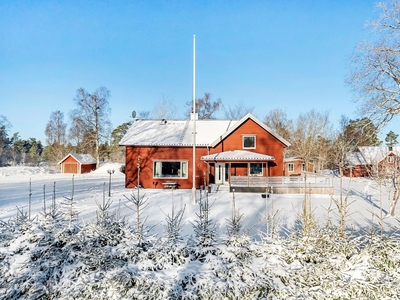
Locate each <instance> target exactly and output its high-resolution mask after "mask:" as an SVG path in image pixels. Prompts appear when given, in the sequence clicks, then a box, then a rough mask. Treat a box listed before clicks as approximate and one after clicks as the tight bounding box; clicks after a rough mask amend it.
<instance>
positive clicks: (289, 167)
mask: <svg viewBox="0 0 400 300" xmlns="http://www.w3.org/2000/svg"><path fill="white" fill-rule="evenodd" d="M288 171H289V172H294V164H292V163H290V164H288Z"/></svg>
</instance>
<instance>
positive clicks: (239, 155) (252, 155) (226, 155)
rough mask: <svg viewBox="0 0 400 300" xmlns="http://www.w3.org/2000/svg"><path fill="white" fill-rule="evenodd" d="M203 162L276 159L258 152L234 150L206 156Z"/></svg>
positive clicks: (203, 157) (202, 158)
mask: <svg viewBox="0 0 400 300" xmlns="http://www.w3.org/2000/svg"><path fill="white" fill-rule="evenodd" d="M201 160H205V161H210V160H211V161H238V160H246V161H249V160H250V161H251V160H260V161H269V160H275V158H274V157H273V156H271V155H265V154H260V153H256V152H250V151H245V150H232V151H225V152H219V153H214V154H210V155H204V156H202V157H201Z"/></svg>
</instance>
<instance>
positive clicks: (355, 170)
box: [343, 146, 400, 177]
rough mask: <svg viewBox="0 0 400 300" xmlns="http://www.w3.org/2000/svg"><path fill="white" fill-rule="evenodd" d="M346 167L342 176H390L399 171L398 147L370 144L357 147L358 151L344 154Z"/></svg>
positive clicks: (399, 154) (399, 152) (399, 151)
mask: <svg viewBox="0 0 400 300" xmlns="http://www.w3.org/2000/svg"><path fill="white" fill-rule="evenodd" d="M346 159H347V167H346V168H345V170H344V171H343V175H344V176H349V177H350V176H351V177H370V176H376V175H379V176H390V175H391V174H392V173H393V172H399V171H400V147H398V146H371V147H358V152H349V153H347V155H346Z"/></svg>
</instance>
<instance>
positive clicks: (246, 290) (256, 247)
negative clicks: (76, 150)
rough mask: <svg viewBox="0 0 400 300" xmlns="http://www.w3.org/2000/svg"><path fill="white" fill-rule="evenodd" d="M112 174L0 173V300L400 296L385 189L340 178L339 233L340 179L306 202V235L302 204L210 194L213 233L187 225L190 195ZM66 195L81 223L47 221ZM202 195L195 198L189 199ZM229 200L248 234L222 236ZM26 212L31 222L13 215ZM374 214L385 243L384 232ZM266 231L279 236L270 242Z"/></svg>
mask: <svg viewBox="0 0 400 300" xmlns="http://www.w3.org/2000/svg"><path fill="white" fill-rule="evenodd" d="M119 169H120V165H118V164H106V165H104V166H102V167H101V168H99V169H98V170H96V171H94V172H92V173H89V174H82V175H75V176H72V175H69V174H59V173H57V172H50V171H48V170H46V169H45V168H39V167H37V168H33V167H8V168H0V300H3V299H118V300H120V299H285V300H286V299H399V295H400V249H399V247H398V245H399V236H398V235H397V234H394V233H395V232H396V231H397V228H398V227H399V220H398V218H397V217H391V216H388V215H387V211H388V210H389V205H390V200H389V198H390V191H388V190H386V189H385V188H382V189H380V188H379V187H378V186H377V185H376V183H375V182H373V181H372V180H370V179H366V178H353V179H351V180H350V179H349V178H345V179H344V185H343V186H344V191H345V193H344V195H343V196H346V195H348V200H347V201H348V203H350V204H349V207H348V213H347V220H346V226H347V229H346V232H345V234H343V232H342V231H341V230H340V228H338V227H337V225H338V224H339V222H338V220H339V216H338V209H337V207H336V205H335V204H334V200H338V199H339V188H338V187H339V178H335V179H334V183H335V194H334V195H333V197H331V196H329V195H311V196H310V198H309V200H310V201H311V206H312V213H313V216H314V220H315V221H316V222H318V223H319V224H320V226H313V227H312V229H310V230H308V229H305V230H301V229H300V230H293V229H296V228H297V226H298V224H299V222H298V220H299V216H300V214H301V208H302V203H303V198H304V195H271V197H269V198H262V197H261V194H259V193H254V194H251V193H235V194H233V193H229V192H227V191H223V190H219V191H214V192H211V193H209V194H208V199H209V202H210V203H212V207H211V209H210V215H211V218H212V219H213V220H215V221H216V222H217V223H218V224H219V228H218V230H217V231H214V230H213V229H214V226H213V224H212V223H206V222H205V221H204V219H203V223H202V224H203V225H202V226H195V225H196V224H197V225H198V224H199V217H198V214H199V205H198V204H193V202H192V199H191V191H190V190H181V189H178V190H161V189H157V190H153V189H139V190H137V189H125V188H124V174H122V173H121V172H120V171H119ZM108 170H114V173H113V174H112V175H111V189H110V192H111V197H110V199H111V201H112V205H111V207H110V208H109V210H108V212H109V213H108V214H104V215H103V216H102V217H101V215H100V214H98V212H99V210H98V209H99V208H98V204H102V203H103V201H104V202H107V201H108V198H109V197H108V193H109V180H110V175H109V173H108ZM72 186H73V187H74V188H73V189H74V210H75V211H77V212H79V220H78V221H79V222H77V223H71V222H70V220H69V218H68V215H64V217H60V216H57V215H54V216H52V215H51V214H49V213H48V212H49V207H50V205H51V204H52V202H53V199H55V202H56V205H57V206H59V207H60V209H61V210H63V209H64V211H65V209H66V207H65V202H66V201H67V198H71V195H72ZM132 193H133V194H134V195H136V196H139V197H138V198H140V197H141V195H145V197H144V199H147V207H146V208H145V209H144V211H143V212H142V217H143V218H146V217H147V220H146V225H147V227H145V230H144V231H143V233H145V236H144V237H143V236H142V235H141V234H140V233H141V231H140V230H139V231H138V229H137V227H135V211H134V210H132V208H133V207H132V203H131V202H129V200H128V199H129V198H130V197H131V195H132ZM138 193H139V195H138ZM30 194H31V195H30ZM54 195H55V197H54ZM204 197H205V194H204V191H203V192H202V193H200V191H198V193H197V199H198V200H200V199H203V200H204V199H205V198H204ZM233 199H234V200H235V208H236V209H237V210H239V213H240V214H242V215H243V220H242V225H243V226H244V227H245V228H244V230H243V231H241V233H240V234H236V235H235V234H230V235H228V234H227V226H226V225H227V224H229V221H228V219H229V218H230V217H231V214H232V200H233ZM29 201H30V202H31V206H29V205H28V203H29ZM381 203H382V206H381ZM29 207H30V208H31V219H32V221H30V220H27V219H26V218H24V217H22V218H21V214H20V215H19V218H16V216H17V211H20V212H23V214H26V213H27V212H28V211H29ZM172 207H174V211H175V213H176V212H178V211H179V210H180V209H182V208H185V212H184V215H183V223H184V225H183V230H182V232H179V234H178V237H179V239H176V240H175V239H174V237H176V236H175V235H174V234H175V233H178V231H177V230H176V227H175V230H174V231H170V232H169V235H167V234H166V233H165V231H164V229H165V225H166V224H167V222H166V215H169V216H172V212H171V210H172ZM381 207H382V208H381ZM45 210H46V212H47V214H43V212H44V211H45ZM397 212H399V208H397ZM381 214H382V218H383V222H384V230H385V232H386V233H388V234H382V232H381V231H380V227H379V224H380V219H379V218H378V216H380V215H381ZM271 215H275V217H274V218H273V220H274V222H271V218H270V217H271ZM98 216H99V217H98ZM97 217H98V218H97ZM266 219H268V220H269V221H268V222H266ZM96 220H97V221H96ZM142 220H143V219H142ZM125 221H126V222H125ZM328 222H330V223H329V224H328ZM170 225H171V222H170ZM272 225H273V227H274V229H275V230H276V231H277V232H279V233H280V235H281V238H279V237H278V236H277V235H276V234H275V235H272V234H270V232H271V227H272ZM325 225H329V226H325ZM148 228H152V230H151V232H150V234H147V232H146V229H148ZM372 229H374V230H372ZM171 233H172V234H171ZM243 233H244V234H243ZM354 233H355V234H354Z"/></svg>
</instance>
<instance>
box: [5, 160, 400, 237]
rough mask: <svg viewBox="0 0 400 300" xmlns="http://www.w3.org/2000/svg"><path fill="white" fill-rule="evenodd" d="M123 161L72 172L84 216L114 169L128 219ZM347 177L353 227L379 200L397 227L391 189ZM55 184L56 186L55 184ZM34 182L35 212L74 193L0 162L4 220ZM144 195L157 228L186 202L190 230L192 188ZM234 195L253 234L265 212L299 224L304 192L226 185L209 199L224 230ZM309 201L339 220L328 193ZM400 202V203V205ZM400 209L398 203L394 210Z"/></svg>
mask: <svg viewBox="0 0 400 300" xmlns="http://www.w3.org/2000/svg"><path fill="white" fill-rule="evenodd" d="M120 166H121V165H119V164H106V165H103V166H102V167H100V168H99V169H98V170H96V171H94V172H92V173H89V174H82V175H74V200H75V202H76V204H75V209H76V210H77V211H78V212H79V219H80V221H82V222H86V221H89V220H91V219H93V218H94V217H95V215H96V213H95V212H96V209H97V203H102V201H103V196H104V195H105V198H106V199H108V193H109V179H110V176H109V174H108V173H107V170H114V171H115V172H114V174H112V176H111V201H112V205H111V208H110V209H111V210H113V211H114V212H116V213H118V215H119V216H120V217H125V218H126V219H127V220H128V221H130V220H131V219H132V218H133V217H134V212H133V211H132V210H130V209H129V208H130V207H131V204H130V203H129V201H128V200H127V198H126V197H128V198H130V195H131V194H132V193H135V195H137V193H138V191H137V190H136V189H125V188H124V174H123V173H121V172H120V171H119V169H120ZM349 180H350V179H349V178H344V181H343V187H344V195H346V194H347V192H348V203H350V205H349V214H348V215H349V218H348V222H347V225H348V226H349V227H353V228H354V229H355V230H358V229H360V228H363V229H366V228H368V227H371V226H372V225H373V224H379V219H378V218H377V216H378V215H380V214H381V211H380V201H382V213H383V216H384V224H385V228H386V230H387V231H391V230H392V229H396V228H397V227H399V225H400V224H399V219H398V218H397V217H391V216H389V215H388V211H389V206H390V199H389V197H390V190H387V189H385V188H383V189H382V190H381V192H380V189H379V187H378V186H377V184H376V183H375V182H373V181H372V180H369V179H366V178H352V179H351V182H349ZM334 183H335V194H334V196H333V198H334V199H337V200H338V199H339V178H334ZM54 184H55V189H54ZM30 185H31V191H32V196H31V216H32V217H33V216H35V215H37V214H38V213H39V212H41V211H42V210H43V207H44V206H49V205H50V204H51V201H52V198H53V192H54V190H55V196H56V204H57V205H59V206H60V207H62V203H63V202H66V201H65V197H71V192H72V175H71V174H60V173H54V172H50V171H48V170H46V169H45V168H40V167H5V168H0V220H3V221H5V220H8V219H9V218H12V217H15V216H16V214H17V207H18V208H19V209H20V210H23V211H24V212H28V203H29V188H30ZM142 195H145V199H147V200H148V206H147V208H146V210H145V211H144V214H145V215H148V220H147V222H148V225H151V226H153V225H155V227H154V230H155V232H162V230H163V227H164V225H165V224H163V220H164V219H165V214H168V213H170V212H171V207H172V203H174V207H175V210H179V209H182V208H185V215H184V219H183V220H184V231H183V232H184V234H191V232H192V225H191V223H193V221H194V220H195V218H196V215H195V214H196V213H197V212H198V205H194V204H193V202H192V199H191V191H190V190H179V189H178V190H174V191H172V190H161V189H140V190H139V196H142ZM233 196H234V197H235V205H236V208H237V209H238V210H239V213H240V214H243V225H244V227H245V228H247V229H248V230H249V233H250V235H252V236H255V237H256V236H257V233H258V231H259V230H261V231H264V230H265V228H264V227H265V222H264V220H265V214H266V213H267V214H272V212H277V211H279V212H278V214H277V217H276V219H277V220H276V223H277V224H276V225H277V230H279V231H280V232H282V233H283V232H285V231H286V230H287V229H292V228H293V227H294V226H295V221H296V219H297V217H298V215H299V214H300V213H301V206H302V201H303V198H304V195H302V194H298V195H271V197H270V198H262V197H261V194H259V193H235V194H234V195H233V194H232V193H229V192H227V191H218V192H211V193H210V194H209V195H208V197H209V202H210V203H211V204H212V207H211V216H212V218H213V219H214V220H215V221H216V222H217V223H218V224H219V225H220V226H219V227H220V230H221V231H225V223H226V219H228V218H229V217H230V216H231V203H232V199H233ZM200 197H202V198H203V199H204V197H205V194H204V192H203V193H202V194H200V192H199V191H197V198H198V199H200ZM310 199H311V205H312V207H313V214H314V218H315V220H316V221H317V222H318V223H319V224H321V225H324V224H325V223H326V222H327V219H328V218H329V219H332V221H333V222H335V220H336V221H337V220H338V213H337V208H336V206H335V204H334V203H333V202H332V197H331V196H329V195H311V196H310ZM399 206H400V205H399ZM396 211H397V212H398V214H400V208H397V210H396Z"/></svg>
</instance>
